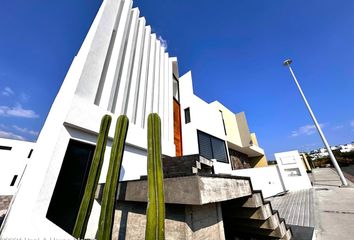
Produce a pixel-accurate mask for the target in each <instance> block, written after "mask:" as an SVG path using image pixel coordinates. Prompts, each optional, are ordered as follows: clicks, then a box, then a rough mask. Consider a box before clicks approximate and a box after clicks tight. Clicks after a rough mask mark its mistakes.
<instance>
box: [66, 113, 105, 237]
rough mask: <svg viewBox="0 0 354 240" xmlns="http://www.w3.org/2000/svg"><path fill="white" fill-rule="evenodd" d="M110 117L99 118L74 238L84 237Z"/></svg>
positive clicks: (100, 166)
mask: <svg viewBox="0 0 354 240" xmlns="http://www.w3.org/2000/svg"><path fill="white" fill-rule="evenodd" d="M111 121H112V118H111V116H109V115H104V116H103V118H102V120H101V127H100V131H99V134H98V138H97V144H96V149H95V152H94V155H93V160H92V163H91V167H90V171H89V175H88V178H87V183H86V186H85V192H84V196H83V197H82V200H81V205H80V209H79V212H78V214H77V217H76V222H75V225H74V229H73V233H72V235H73V236H74V237H75V238H81V239H84V237H85V233H86V228H87V223H88V220H89V218H90V214H91V210H92V205H93V201H94V198H95V192H96V189H97V184H98V179H99V177H100V173H101V168H102V164H103V160H104V153H105V150H106V144H107V138H108V132H109V127H110V125H111Z"/></svg>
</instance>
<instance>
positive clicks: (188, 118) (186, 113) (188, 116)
mask: <svg viewBox="0 0 354 240" xmlns="http://www.w3.org/2000/svg"><path fill="white" fill-rule="evenodd" d="M184 118H185V119H184V120H185V123H186V124H187V123H190V122H191V113H190V109H189V108H186V109H184Z"/></svg>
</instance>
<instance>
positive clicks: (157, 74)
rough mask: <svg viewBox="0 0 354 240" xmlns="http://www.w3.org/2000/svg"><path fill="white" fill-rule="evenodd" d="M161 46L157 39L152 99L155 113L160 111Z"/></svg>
mask: <svg viewBox="0 0 354 240" xmlns="http://www.w3.org/2000/svg"><path fill="white" fill-rule="evenodd" d="M160 47H161V43H160V41H159V40H156V48H155V76H154V85H153V86H154V87H153V99H152V102H151V104H152V111H153V112H155V113H158V112H159V87H160V86H159V85H160Z"/></svg>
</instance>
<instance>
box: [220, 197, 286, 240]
mask: <svg viewBox="0 0 354 240" xmlns="http://www.w3.org/2000/svg"><path fill="white" fill-rule="evenodd" d="M221 208H222V214H223V219H224V229H225V237H226V239H292V232H291V229H290V228H289V227H288V226H287V225H286V223H285V220H284V219H282V218H280V217H279V213H278V212H277V211H274V210H273V209H272V206H271V203H270V202H267V201H264V199H263V196H262V193H261V191H253V194H252V195H251V196H248V197H243V198H239V199H234V200H230V201H225V202H222V203H221Z"/></svg>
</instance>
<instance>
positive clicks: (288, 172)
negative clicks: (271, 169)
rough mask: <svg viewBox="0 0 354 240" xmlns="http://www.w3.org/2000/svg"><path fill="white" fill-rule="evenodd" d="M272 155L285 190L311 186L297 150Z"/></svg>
mask: <svg viewBox="0 0 354 240" xmlns="http://www.w3.org/2000/svg"><path fill="white" fill-rule="evenodd" d="M274 156H275V159H276V161H277V165H278V168H279V170H280V174H281V176H282V179H283V183H284V186H285V189H286V190H289V191H293V190H300V189H308V188H311V187H312V185H311V182H310V179H309V177H308V176H307V173H306V168H305V166H304V164H303V161H302V159H301V156H300V154H299V152H298V151H297V150H296V151H289V152H281V153H275V154H274Z"/></svg>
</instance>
